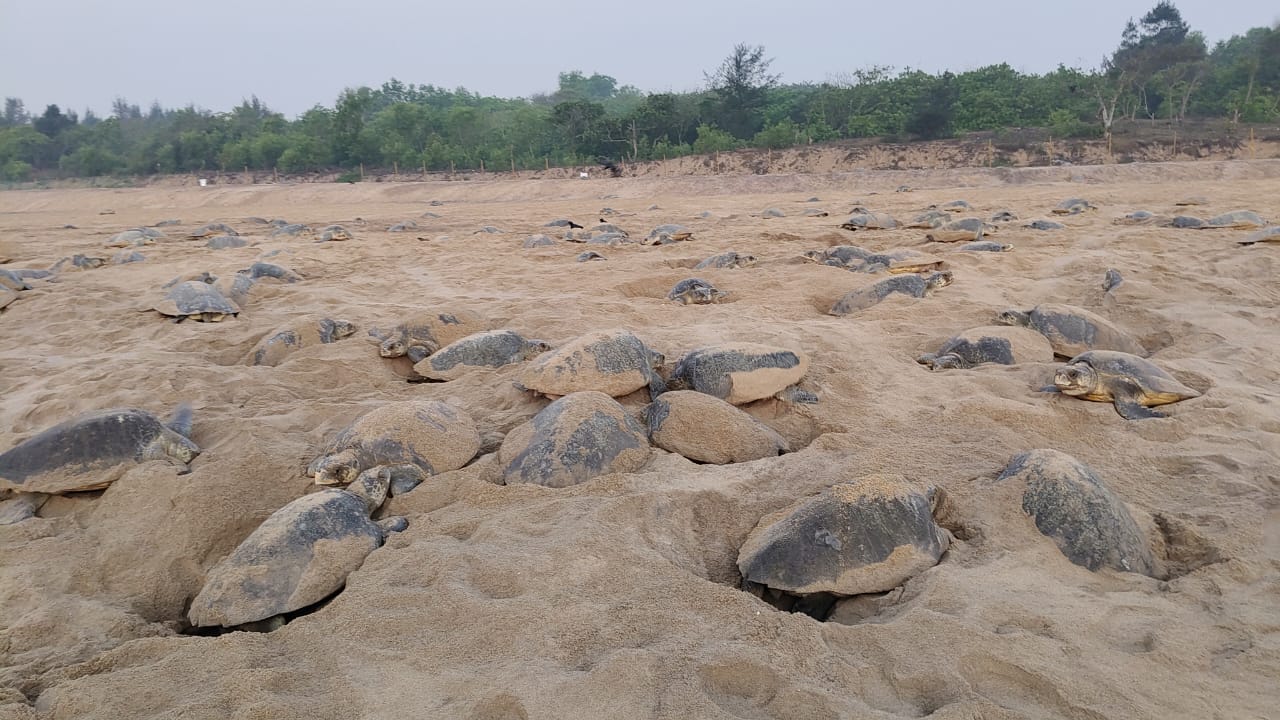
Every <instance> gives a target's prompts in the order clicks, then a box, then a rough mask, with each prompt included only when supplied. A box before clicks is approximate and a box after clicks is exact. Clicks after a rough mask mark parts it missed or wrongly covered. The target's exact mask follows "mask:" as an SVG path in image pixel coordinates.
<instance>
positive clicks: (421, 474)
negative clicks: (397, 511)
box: [387, 465, 431, 497]
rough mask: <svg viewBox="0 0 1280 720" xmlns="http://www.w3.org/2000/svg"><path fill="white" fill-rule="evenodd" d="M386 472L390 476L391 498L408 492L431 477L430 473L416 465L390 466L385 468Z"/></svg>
mask: <svg viewBox="0 0 1280 720" xmlns="http://www.w3.org/2000/svg"><path fill="white" fill-rule="evenodd" d="M387 471H388V472H389V473H390V474H391V486H390V492H391V495H392V497H395V496H397V495H403V494H405V493H407V492H409V491H410V490H412V489H414V488H416V487H418V486H419V485H421V484H422V482H423V481H424V480H426V479H427V478H428V477H430V476H431V473H429V472H427V471H425V470H423V469H422V468H420V467H418V466H417V465H392V466H389V467H388V468H387Z"/></svg>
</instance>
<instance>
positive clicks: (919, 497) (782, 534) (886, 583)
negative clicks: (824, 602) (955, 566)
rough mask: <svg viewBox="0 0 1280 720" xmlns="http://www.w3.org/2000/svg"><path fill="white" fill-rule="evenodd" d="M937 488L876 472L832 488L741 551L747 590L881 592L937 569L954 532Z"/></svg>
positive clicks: (776, 517) (772, 518) (772, 520)
mask: <svg viewBox="0 0 1280 720" xmlns="http://www.w3.org/2000/svg"><path fill="white" fill-rule="evenodd" d="M939 499H940V491H938V490H933V489H920V488H918V487H916V486H914V485H912V484H911V483H909V482H907V481H906V480H905V479H903V478H897V477H892V476H879V475H873V476H870V477H866V478H863V479H861V480H859V481H857V482H854V483H849V484H840V485H833V486H832V487H830V488H828V489H827V490H826V491H824V492H823V493H822V494H821V495H818V496H816V497H810V498H806V499H803V500H800V501H799V502H797V503H795V504H793V505H792V506H791V507H788V508H785V509H783V510H780V511H778V512H776V513H773V514H771V515H768V516H766V517H764V518H763V519H761V520H760V523H759V525H757V526H756V529H755V530H753V531H752V532H751V534H750V535H748V536H747V540H746V542H744V543H743V545H742V547H741V549H739V551H738V569H739V570H740V571H741V572H742V578H743V581H744V582H745V583H748V584H749V585H760V586H764V587H767V588H770V589H772V590H781V591H786V592H789V593H795V594H799V595H808V594H812V593H832V594H835V595H842V596H849V595H862V594H864V593H875V592H884V591H886V590H892V589H893V588H895V587H898V586H899V585H902V584H903V583H905V582H906V581H907V580H910V579H911V578H912V577H915V576H916V575H919V574H920V573H922V572H924V571H926V570H928V569H929V568H931V567H933V566H934V565H937V564H938V560H940V559H941V558H942V554H943V553H944V552H946V550H947V548H948V547H949V546H950V544H951V536H950V534H949V533H948V532H947V531H946V530H944V529H942V528H941V527H939V526H938V524H937V523H936V522H934V519H933V508H934V505H935V503H936V502H937V501H938V500H939Z"/></svg>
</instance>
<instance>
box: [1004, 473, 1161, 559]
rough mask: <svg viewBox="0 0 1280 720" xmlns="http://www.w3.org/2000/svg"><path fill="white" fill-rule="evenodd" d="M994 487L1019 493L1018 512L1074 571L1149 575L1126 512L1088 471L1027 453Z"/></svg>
mask: <svg viewBox="0 0 1280 720" xmlns="http://www.w3.org/2000/svg"><path fill="white" fill-rule="evenodd" d="M996 482H999V483H1019V484H1021V485H1023V486H1024V487H1025V490H1023V493H1022V511H1023V512H1025V513H1026V514H1027V515H1029V516H1030V517H1031V519H1032V520H1034V522H1035V525H1036V529H1037V530H1038V531H1040V533H1041V534H1042V535H1045V536H1047V537H1049V538H1052V539H1053V541H1054V544H1056V545H1057V546H1058V549H1059V550H1060V551H1062V554H1063V555H1065V556H1066V558H1067V559H1068V560H1070V561H1071V562H1073V563H1075V564H1076V565H1079V566H1081V567H1084V568H1087V569H1089V570H1094V571H1096V570H1100V569H1102V568H1112V569H1114V570H1122V571H1125V572H1134V573H1141V574H1143V575H1149V576H1150V575H1154V574H1155V560H1154V559H1153V557H1152V554H1151V549H1150V547H1149V545H1148V544H1147V540H1146V538H1145V537H1144V536H1143V534H1142V531H1141V530H1139V529H1138V524H1137V523H1136V522H1134V520H1133V516H1132V515H1131V514H1130V513H1129V509H1128V508H1127V507H1125V504H1124V502H1122V501H1121V500H1120V498H1118V497H1116V495H1115V494H1114V493H1112V492H1111V490H1110V489H1109V488H1108V487H1107V486H1106V484H1104V483H1103V482H1102V479H1101V478H1099V477H1098V475H1097V473H1095V472H1094V471H1093V469H1092V468H1090V467H1089V466H1088V465H1085V464H1084V463H1082V462H1080V461H1079V460H1077V459H1075V458H1073V457H1071V456H1070V455H1067V454H1066V453H1063V452H1059V451H1057V450H1049V449H1039V450H1028V451H1027V452H1024V453H1019V454H1017V455H1015V456H1013V458H1012V459H1011V460H1010V461H1009V464H1008V466H1007V467H1005V469H1004V472H1002V473H1000V477H998V478H997V479H996Z"/></svg>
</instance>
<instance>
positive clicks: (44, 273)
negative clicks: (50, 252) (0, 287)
mask: <svg viewBox="0 0 1280 720" xmlns="http://www.w3.org/2000/svg"><path fill="white" fill-rule="evenodd" d="M81 257H84V256H83V255H82V256H81ZM68 262H71V258H65V257H64V258H62V259H61V260H59V261H58V262H56V263H54V264H52V265H50V266H49V267H47V268H45V269H43V270H36V269H34V268H30V269H28V268H18V269H16V270H7V269H5V268H0V273H4V274H5V276H7V277H13V276H17V277H19V278H21V279H22V280H47V279H49V278H51V277H54V276H55V275H57V274H58V271H59V270H61V269H62V266H63V265H66V264H67V263H68ZM3 282H4V281H3V280H0V283H3Z"/></svg>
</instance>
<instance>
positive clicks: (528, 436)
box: [498, 390, 652, 488]
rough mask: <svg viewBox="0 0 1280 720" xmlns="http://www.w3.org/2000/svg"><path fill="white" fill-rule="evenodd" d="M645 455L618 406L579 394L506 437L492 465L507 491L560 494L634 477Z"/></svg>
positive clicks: (636, 430) (645, 443)
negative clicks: (603, 479)
mask: <svg viewBox="0 0 1280 720" xmlns="http://www.w3.org/2000/svg"><path fill="white" fill-rule="evenodd" d="M651 452H652V450H651V448H650V447H649V439H648V438H647V437H646V436H645V432H644V429H643V428H642V427H641V426H640V424H639V423H638V422H636V420H635V418H633V417H631V414H630V413H628V412H627V411H626V410H625V409H624V408H623V407H622V406H621V405H619V404H618V401H616V400H614V399H613V398H612V397H609V395H607V394H605V393H602V392H597V391H594V390H585V391H581V392H574V393H570V394H568V395H565V396H564V397H562V398H560V399H559V400H556V401H555V402H553V403H551V404H550V405H548V406H547V407H545V408H543V409H542V411H541V412H539V413H538V414H537V415H534V416H533V419H531V420H530V421H529V422H527V423H525V424H523V425H520V426H519V427H516V428H515V429H514V430H512V431H511V432H510V433H507V436H506V437H505V438H504V439H503V441H502V447H500V448H499V449H498V462H499V463H500V464H501V466H502V468H503V470H502V475H503V480H504V482H505V483H506V484H507V485H515V484H518V483H533V484H535V485H542V486H545V487H553V488H563V487H569V486H571V485H578V484H580V483H584V482H586V481H588V480H590V479H592V478H594V477H598V476H600V475H605V474H608V473H626V472H635V471H637V470H639V469H640V468H642V467H644V465H645V463H647V462H648V461H649V455H650V454H651Z"/></svg>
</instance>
